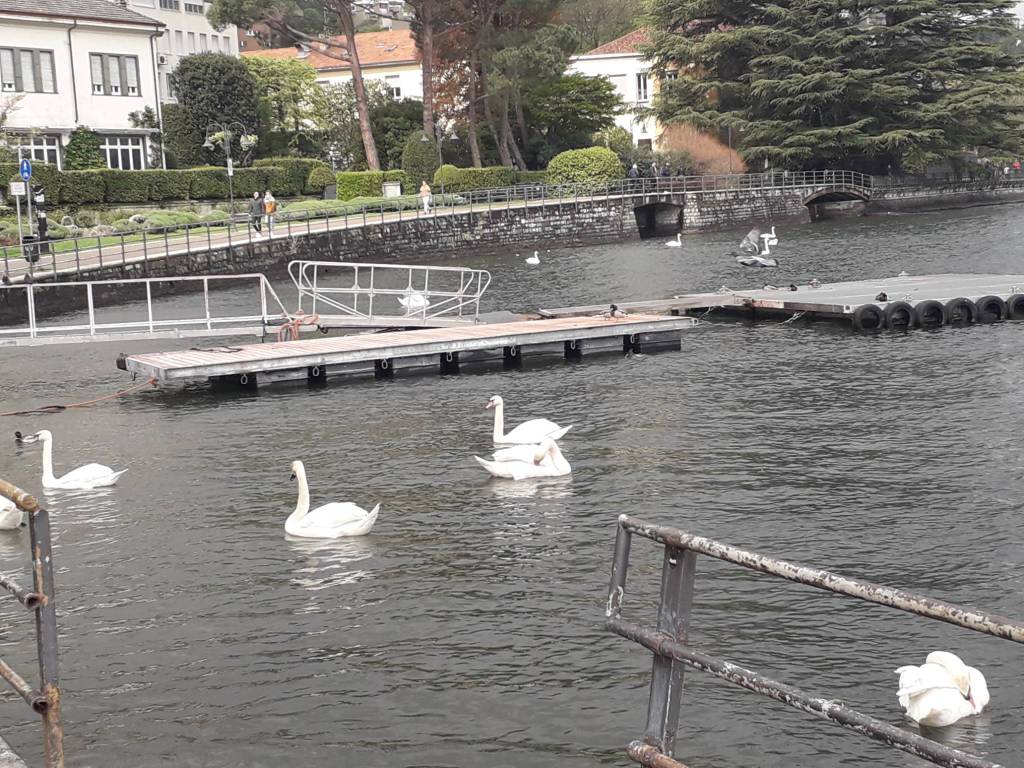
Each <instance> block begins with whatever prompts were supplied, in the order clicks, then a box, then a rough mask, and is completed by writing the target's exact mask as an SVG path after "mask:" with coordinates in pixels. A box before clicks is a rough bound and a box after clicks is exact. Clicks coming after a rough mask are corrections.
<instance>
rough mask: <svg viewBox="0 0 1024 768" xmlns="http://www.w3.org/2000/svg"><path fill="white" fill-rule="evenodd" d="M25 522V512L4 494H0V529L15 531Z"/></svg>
mask: <svg viewBox="0 0 1024 768" xmlns="http://www.w3.org/2000/svg"><path fill="white" fill-rule="evenodd" d="M24 524H25V512H24V511H23V510H22V509H20V508H19V507H18V505H17V504H15V503H14V502H13V501H11V500H10V499H8V498H7V497H6V496H0V531H16V530H18V529H19V528H21V526H23V525H24Z"/></svg>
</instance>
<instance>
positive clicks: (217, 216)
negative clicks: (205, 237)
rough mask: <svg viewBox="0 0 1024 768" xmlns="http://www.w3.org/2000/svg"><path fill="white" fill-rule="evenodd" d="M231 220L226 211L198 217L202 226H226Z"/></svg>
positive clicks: (212, 212)
mask: <svg viewBox="0 0 1024 768" xmlns="http://www.w3.org/2000/svg"><path fill="white" fill-rule="evenodd" d="M230 219H231V216H230V214H228V213H227V211H210V212H209V213H204V214H201V215H200V216H199V221H200V222H202V223H203V224H212V225H216V224H227V223H228V221H229V220H230Z"/></svg>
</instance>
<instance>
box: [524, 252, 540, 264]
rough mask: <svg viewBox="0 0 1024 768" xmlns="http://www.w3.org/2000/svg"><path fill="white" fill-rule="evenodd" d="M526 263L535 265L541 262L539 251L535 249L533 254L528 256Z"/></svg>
mask: <svg viewBox="0 0 1024 768" xmlns="http://www.w3.org/2000/svg"><path fill="white" fill-rule="evenodd" d="M526 263H527V264H531V265H533V266H536V265H537V264H540V254H539V253H537V252H536V251H534V252H533V256H527V257H526Z"/></svg>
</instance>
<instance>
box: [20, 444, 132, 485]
mask: <svg viewBox="0 0 1024 768" xmlns="http://www.w3.org/2000/svg"><path fill="white" fill-rule="evenodd" d="M32 437H34V438H36V439H38V440H41V441H42V443H43V488H59V489H62V490H65V491H91V490H92V489H93V488H106V487H107V486H109V485H113V484H114V483H116V482H117V479H118V478H119V477H121V475H123V474H124V473H125V472H127V471H128V470H127V469H122V470H120V471H118V472H115V471H114V470H112V469H111V468H110V467H107V466H104V465H103V464H86V465H85V466H82V467H79V468H78V469H73V470H71V471H70V472H68V473H67V474H66V475H63V476H62V477H54V476H53V435H52V434H51V433H50V430H48V429H43V430H40V431H39V432H36V433H35V434H34V435H32Z"/></svg>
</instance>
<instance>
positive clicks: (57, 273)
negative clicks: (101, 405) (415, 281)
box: [0, 170, 872, 282]
mask: <svg viewBox="0 0 1024 768" xmlns="http://www.w3.org/2000/svg"><path fill="white" fill-rule="evenodd" d="M808 186H816V187H833V188H835V187H845V188H849V187H856V188H859V189H869V188H870V187H871V186H872V179H871V177H870V176H867V175H865V174H861V173H857V172H855V171H828V170H826V171H793V172H789V171H768V172H765V173H747V174H725V175H717V176H659V177H656V178H655V177H641V178H637V179H629V178H626V179H620V180H617V181H613V182H607V183H606V182H595V183H586V182H584V183H579V184H561V185H552V184H519V185H516V186H510V187H500V188H493V189H479V190H473V191H469V192H456V193H452V192H450V191H448V190H444V189H439V190H435V193H436V194H435V195H434V199H433V204H431V205H430V206H429V207H428V208H427V209H424V207H423V206H422V204H421V201H420V200H419V199H418V198H417V197H415V196H405V197H399V198H387V199H382V200H380V201H379V202H376V203H372V204H358V205H354V204H352V203H347V202H345V201H340V200H339V201H337V204H336V205H329V206H327V207H325V208H323V209H321V210H313V211H300V212H289V211H288V210H287V208H286V209H284V210H282V211H281V213H279V214H278V216H277V220H276V223H275V226H274V227H273V230H272V231H271V230H269V229H268V230H266V231H265V232H263V233H260V232H256V231H255V230H254V229H253V227H252V222H251V221H249V219H248V218H247V217H244V216H243V217H229V218H227V219H226V220H224V221H213V222H203V223H197V224H188V225H177V226H171V227H157V228H147V227H146V226H145V224H142V225H139V229H138V230H136V231H132V232H113V231H111V232H108V233H106V234H96V235H88V236H77V237H69V238H63V239H60V240H48V241H46V242H43V243H35V242H33V243H26V244H25V246H24V250H22V249H21V248H19V247H18V246H0V261H2V265H0V275H2V276H3V277H4V278H5V279H6V280H10V281H15V282H16V281H20V280H23V279H26V278H28V279H36V278H46V279H54V280H56V279H59V278H60V277H61V276H62V275H63V276H81V275H82V274H85V273H88V272H95V271H97V270H103V269H107V268H122V269H123V268H126V267H127V266H128V265H142V267H143V270H145V269H146V268H148V265H149V263H150V261H152V260H154V259H163V258H165V257H167V256H169V255H176V254H192V253H209V252H210V251H214V250H217V249H221V248H252V247H255V246H258V245H266V244H269V245H268V247H270V248H274V247H278V246H280V247H281V248H282V249H284V248H285V247H286V245H287V243H288V241H289V240H291V239H292V238H295V237H301V236H309V235H313V234H316V233H320V232H325V231H328V230H337V229H350V228H355V227H366V226H371V225H378V224H384V223H390V222H399V223H401V222H404V221H420V220H423V219H431V220H433V219H437V218H439V217H445V216H450V215H453V214H455V213H463V214H468V215H473V214H475V213H488V212H495V211H500V210H502V209H513V208H522V207H534V206H540V207H546V206H548V205H566V204H569V203H570V202H571V203H573V204H576V203H579V202H586V201H607V200H623V199H625V198H630V197H638V196H655V195H670V194H686V193H700V192H717V191H728V190H738V191H749V192H757V191H762V190H769V189H779V188H788V187H808Z"/></svg>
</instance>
